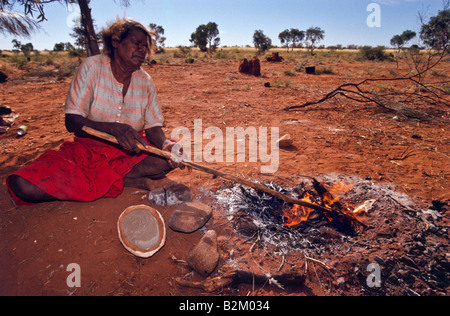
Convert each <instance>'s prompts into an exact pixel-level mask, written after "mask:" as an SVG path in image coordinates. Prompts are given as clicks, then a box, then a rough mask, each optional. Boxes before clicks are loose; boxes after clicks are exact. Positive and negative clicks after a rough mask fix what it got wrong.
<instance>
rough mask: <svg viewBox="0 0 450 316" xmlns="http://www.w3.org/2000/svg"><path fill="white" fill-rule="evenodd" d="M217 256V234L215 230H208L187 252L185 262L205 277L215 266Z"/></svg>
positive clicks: (217, 260)
mask: <svg viewBox="0 0 450 316" xmlns="http://www.w3.org/2000/svg"><path fill="white" fill-rule="evenodd" d="M219 257H220V255H219V251H218V249H217V234H216V232H215V231H213V230H209V231H207V232H206V234H205V235H204V236H203V238H202V239H201V240H200V242H199V243H198V244H197V245H196V246H195V247H194V248H193V249H192V250H191V251H190V252H189V254H188V258H187V262H188V264H189V266H190V267H191V268H192V269H194V270H195V271H196V272H198V273H200V274H201V275H203V276H205V277H207V276H209V275H211V273H213V271H214V269H215V268H216V267H217V264H218V263H219Z"/></svg>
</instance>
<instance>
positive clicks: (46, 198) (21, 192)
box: [8, 175, 57, 203]
mask: <svg viewBox="0 0 450 316" xmlns="http://www.w3.org/2000/svg"><path fill="white" fill-rule="evenodd" d="M8 183H9V188H10V189H11V191H13V192H14V194H15V195H16V196H17V197H18V198H19V199H21V200H22V201H25V202H28V203H41V202H52V201H56V200H57V199H55V198H54V197H53V196H51V195H48V194H47V193H45V192H44V191H43V190H41V189H39V188H38V187H37V186H35V185H34V184H32V183H31V182H29V181H27V180H25V179H24V178H22V177H19V176H16V175H12V176H10V177H9V180H8Z"/></svg>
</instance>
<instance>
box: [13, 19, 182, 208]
mask: <svg viewBox="0 0 450 316" xmlns="http://www.w3.org/2000/svg"><path fill="white" fill-rule="evenodd" d="M152 35H154V34H153V33H151V32H149V31H148V30H147V29H146V28H145V27H144V26H143V25H142V24H140V23H138V22H136V21H133V20H131V19H119V20H117V21H116V22H114V23H113V24H112V25H111V26H110V27H109V28H108V29H106V30H104V32H103V41H104V54H103V55H97V56H94V57H90V58H87V59H86V60H85V61H84V62H83V63H82V65H81V66H80V69H79V70H78V72H77V74H76V75H75V76H74V78H73V81H72V84H71V86H70V89H69V93H68V95H67V100H66V105H65V114H66V127H67V129H68V131H69V132H73V133H75V135H76V136H77V137H76V138H75V140H74V141H73V142H66V143H64V144H63V145H62V146H61V148H60V150H59V151H57V152H56V151H49V152H47V153H45V154H44V155H43V156H41V157H39V158H38V159H37V160H36V161H35V162H33V163H31V164H30V165H28V166H26V167H24V168H23V169H21V170H19V171H17V172H16V173H14V174H13V175H11V176H9V177H8V179H7V185H8V188H9V189H10V192H11V194H12V196H13V197H14V199H15V201H16V203H21V202H25V203H38V202H47V201H55V200H70V201H94V200H96V199H99V198H103V197H117V196H118V195H119V194H120V193H121V192H122V190H123V187H124V185H125V186H130V187H138V188H148V189H152V183H151V180H150V179H161V178H162V177H164V175H165V174H166V173H168V172H170V171H171V170H173V169H175V168H176V167H179V166H178V165H177V163H176V162H175V161H173V160H166V159H162V158H159V157H156V156H152V155H147V154H142V153H141V152H140V150H139V149H138V147H137V145H136V142H139V143H141V144H143V145H144V146H150V145H153V146H155V147H157V148H160V149H163V150H167V151H172V149H173V147H174V146H175V145H176V144H175V143H174V142H172V141H170V140H167V139H166V137H165V135H164V132H163V130H162V126H163V116H162V112H161V106H160V104H159V102H158V99H157V96H156V91H155V87H154V84H153V81H152V79H151V77H150V76H149V75H148V74H147V73H146V72H145V71H144V70H142V69H141V65H142V63H143V62H144V60H145V58H146V56H147V55H148V54H149V53H150V51H151V50H152V48H153V46H154V43H153V39H152ZM83 126H87V127H91V128H93V129H96V130H98V131H102V132H105V133H108V134H111V135H113V136H115V137H116V138H117V140H118V142H119V144H120V146H116V145H112V144H106V143H104V142H101V141H100V140H96V139H93V138H90V136H89V135H87V134H86V133H84V132H83V130H82V128H83ZM144 132H145V138H146V139H144V138H143V135H144ZM176 146H178V145H176ZM176 149H177V150H178V148H176Z"/></svg>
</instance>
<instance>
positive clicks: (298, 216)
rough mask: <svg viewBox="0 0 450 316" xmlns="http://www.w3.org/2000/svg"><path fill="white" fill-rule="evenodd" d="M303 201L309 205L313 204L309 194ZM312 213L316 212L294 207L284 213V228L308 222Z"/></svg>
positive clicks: (306, 208) (302, 207) (298, 206)
mask: <svg viewBox="0 0 450 316" xmlns="http://www.w3.org/2000/svg"><path fill="white" fill-rule="evenodd" d="M302 200H303V201H305V202H308V203H313V202H312V201H311V195H310V194H309V193H308V194H307V195H306V196H305V197H304V198H303V199H302ZM312 212H314V210H313V209H311V208H308V207H304V206H300V205H294V206H293V207H292V208H291V209H288V210H285V211H284V217H285V222H284V226H287V227H294V226H297V225H299V224H301V223H303V222H306V221H308V219H309V216H310V215H311V213H312Z"/></svg>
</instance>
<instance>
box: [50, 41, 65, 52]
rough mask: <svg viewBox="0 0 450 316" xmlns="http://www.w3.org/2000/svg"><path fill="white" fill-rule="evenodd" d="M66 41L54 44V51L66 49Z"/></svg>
mask: <svg viewBox="0 0 450 316" xmlns="http://www.w3.org/2000/svg"><path fill="white" fill-rule="evenodd" d="M64 47H65V45H64V43H56V44H55V46H53V51H54V52H62V51H64Z"/></svg>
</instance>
